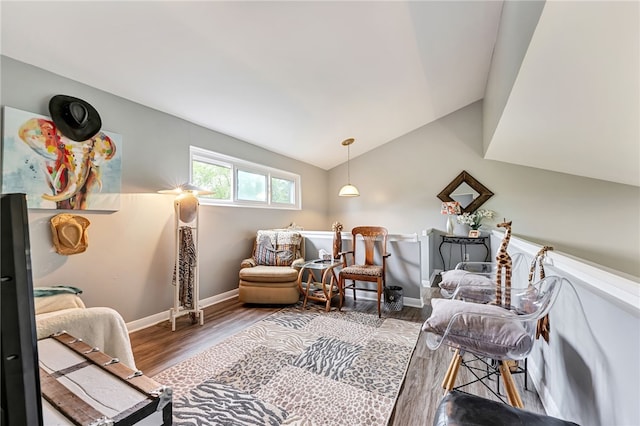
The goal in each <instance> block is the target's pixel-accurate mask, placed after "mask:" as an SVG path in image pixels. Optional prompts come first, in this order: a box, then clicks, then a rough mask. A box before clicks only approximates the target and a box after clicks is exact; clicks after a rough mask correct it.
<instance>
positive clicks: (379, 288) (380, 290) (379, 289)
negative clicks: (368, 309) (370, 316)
mask: <svg viewBox="0 0 640 426" xmlns="http://www.w3.org/2000/svg"><path fill="white" fill-rule="evenodd" d="M381 296H382V280H381V279H380V278H378V318H381V317H382V312H381V311H380V298H381Z"/></svg>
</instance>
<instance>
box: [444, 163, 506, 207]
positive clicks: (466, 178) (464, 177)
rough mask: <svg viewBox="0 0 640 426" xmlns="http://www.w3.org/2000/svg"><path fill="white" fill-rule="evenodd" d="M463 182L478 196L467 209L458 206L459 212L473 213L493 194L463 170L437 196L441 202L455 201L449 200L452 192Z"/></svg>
mask: <svg viewBox="0 0 640 426" xmlns="http://www.w3.org/2000/svg"><path fill="white" fill-rule="evenodd" d="M463 182H464V183H466V184H467V185H469V186H470V187H471V188H472V189H473V190H474V191H476V192H477V193H478V194H480V195H479V196H478V197H476V198H475V199H474V200H473V201H472V202H471V203H470V204H469V205H468V206H467V207H464V208H463V207H462V206H460V211H461V212H462V213H473V212H474V211H476V210H477V209H478V208H479V207H480V206H481V205H483V204H484V203H485V202H486V201H487V200H488V199H489V198H491V197H492V196H493V192H491V191H489V189H488V188H487V187H486V186H484V185H483V184H481V183H480V182H478V181H477V180H476V179H475V178H474V177H473V176H471V175H470V174H469V173H467V172H466V171H465V170H463V171H462V173H460V174H459V175H458V176H456V178H455V179H453V180H452V181H451V183H450V184H449V185H447V187H446V188H445V189H443V190H442V191H441V192H440V193H439V194H438V198H439V199H440V200H442V201H455V200H454V199H453V198H451V194H453V192H454V191H455V190H456V189H457V188H458V187H459V186H460V184H462V183H463Z"/></svg>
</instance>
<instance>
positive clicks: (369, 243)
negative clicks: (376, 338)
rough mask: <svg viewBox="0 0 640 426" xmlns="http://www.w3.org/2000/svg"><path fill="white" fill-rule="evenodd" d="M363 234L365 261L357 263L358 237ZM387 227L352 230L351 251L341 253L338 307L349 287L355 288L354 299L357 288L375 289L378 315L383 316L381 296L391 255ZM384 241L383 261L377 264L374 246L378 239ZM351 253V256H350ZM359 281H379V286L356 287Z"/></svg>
mask: <svg viewBox="0 0 640 426" xmlns="http://www.w3.org/2000/svg"><path fill="white" fill-rule="evenodd" d="M358 235H360V236H362V239H363V240H364V263H363V264H356V261H357V260H356V259H358V258H357V257H356V238H357V236H358ZM387 235H388V233H387V229H386V228H383V227H381V226H358V227H355V228H353V229H352V230H351V237H352V240H351V241H352V245H351V248H352V249H351V250H350V251H345V252H342V253H340V255H341V256H342V269H341V270H340V276H339V285H340V305H339V307H338V309H341V308H342V302H343V299H344V293H345V290H346V289H347V288H352V289H353V300H355V299H356V290H362V291H375V292H377V294H378V317H380V316H381V311H380V298H381V297H382V293H383V292H384V288H385V286H386V283H385V272H386V262H387V257H389V256H391V254H390V253H387ZM380 240H381V241H382V248H381V255H380V258H381V261H379V262H378V264H376V262H375V261H374V252H375V250H374V248H375V243H376V241H380ZM349 255H351V256H349ZM348 257H351V264H350V265H349V262H348ZM346 280H351V284H349V285H346V284H345V282H346ZM357 281H367V282H374V283H377V288H376V289H372V288H367V287H356V282H357Z"/></svg>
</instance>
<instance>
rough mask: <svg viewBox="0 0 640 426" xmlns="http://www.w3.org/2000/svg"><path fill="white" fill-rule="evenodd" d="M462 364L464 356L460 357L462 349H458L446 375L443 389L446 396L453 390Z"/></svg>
mask: <svg viewBox="0 0 640 426" xmlns="http://www.w3.org/2000/svg"><path fill="white" fill-rule="evenodd" d="M461 363H462V356H461V355H460V349H456V350H455V351H454V352H453V357H451V362H449V368H448V369H447V372H446V373H445V375H444V380H443V381H442V388H443V389H444V393H445V394H446V393H447V392H449V391H450V390H451V389H453V385H454V384H455V383H456V377H457V376H458V370H459V369H460V364H461Z"/></svg>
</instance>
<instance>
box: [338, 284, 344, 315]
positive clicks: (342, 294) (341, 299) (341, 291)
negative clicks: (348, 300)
mask: <svg viewBox="0 0 640 426" xmlns="http://www.w3.org/2000/svg"><path fill="white" fill-rule="evenodd" d="M338 293H340V303H339V304H338V310H341V309H342V301H343V299H344V278H342V277H340V278H339V279H338Z"/></svg>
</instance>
